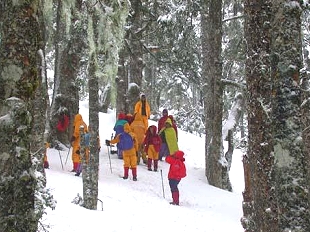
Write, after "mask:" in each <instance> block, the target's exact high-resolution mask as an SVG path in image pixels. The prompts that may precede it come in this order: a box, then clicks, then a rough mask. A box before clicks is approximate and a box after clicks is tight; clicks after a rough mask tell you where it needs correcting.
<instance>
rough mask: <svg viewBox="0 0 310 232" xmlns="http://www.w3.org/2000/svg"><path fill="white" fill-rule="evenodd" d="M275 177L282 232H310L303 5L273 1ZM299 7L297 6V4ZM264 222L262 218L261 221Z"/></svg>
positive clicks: (279, 229) (285, 0) (287, 0)
mask: <svg viewBox="0 0 310 232" xmlns="http://www.w3.org/2000/svg"><path fill="white" fill-rule="evenodd" d="M272 3H273V4H274V5H273V13H272V15H273V16H274V18H273V24H272V77H273V86H274V88H273V102H272V109H273V110H272V113H273V125H274V134H273V137H274V145H273V149H274V157H275V163H274V165H273V167H272V168H273V173H272V174H273V177H274V178H275V181H276V185H275V194H276V199H277V212H278V214H279V217H278V218H279V221H278V223H279V228H278V231H310V223H309V202H308V194H309V193H308V191H307V183H308V181H307V172H306V166H305V154H304V152H303V142H307V141H303V140H302V137H301V136H302V123H301V108H300V106H301V103H302V102H301V89H300V74H299V70H300V69H301V67H302V56H301V8H300V6H299V1H290V0H278V1H273V2H272ZM294 3H295V4H294ZM260 220H261V218H260Z"/></svg>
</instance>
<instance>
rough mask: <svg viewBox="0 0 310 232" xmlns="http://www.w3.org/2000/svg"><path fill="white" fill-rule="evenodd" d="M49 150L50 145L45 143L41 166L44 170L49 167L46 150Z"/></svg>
mask: <svg viewBox="0 0 310 232" xmlns="http://www.w3.org/2000/svg"><path fill="white" fill-rule="evenodd" d="M48 148H50V144H49V143H48V142H45V151H44V156H43V166H44V168H49V167H50V165H49V163H48V160H47V149H48Z"/></svg>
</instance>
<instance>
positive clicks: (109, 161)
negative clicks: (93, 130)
mask: <svg viewBox="0 0 310 232" xmlns="http://www.w3.org/2000/svg"><path fill="white" fill-rule="evenodd" d="M107 148H108V157H109V163H110V170H111V173H112V166H111V157H110V148H109V146H108V145H107Z"/></svg>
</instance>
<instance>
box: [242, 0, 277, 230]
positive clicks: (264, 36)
mask: <svg viewBox="0 0 310 232" xmlns="http://www.w3.org/2000/svg"><path fill="white" fill-rule="evenodd" d="M245 6H246V7H245V13H246V20H245V38H246V42H247V57H248V58H247V60H246V81H247V91H248V97H247V110H248V133H249V135H248V152H247V155H246V156H245V157H244V159H243V163H244V172H245V175H244V176H245V192H244V194H243V197H244V198H243V201H244V202H243V213H244V217H243V218H242V220H241V221H242V225H243V227H244V229H245V231H248V232H256V231H278V230H277V212H276V205H275V193H274V184H275V183H274V180H273V179H272V176H271V172H272V168H273V163H274V156H273V143H272V142H273V141H272V137H273V135H272V118H271V97H272V83H271V79H270V69H269V67H270V59H269V57H270V56H269V54H270V46H271V45H270V40H271V35H270V23H268V22H269V21H270V17H271V1H270V0H266V1H261V2H260V3H258V2H257V1H256V0H247V1H246V2H245ZM257 35H259V36H257Z"/></svg>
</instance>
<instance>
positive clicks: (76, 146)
mask: <svg viewBox="0 0 310 232" xmlns="http://www.w3.org/2000/svg"><path fill="white" fill-rule="evenodd" d="M80 127H83V130H84V133H86V132H87V125H86V123H85V122H84V121H83V117H82V115H81V114H76V115H75V117H74V121H73V135H72V137H71V145H72V156H71V157H72V162H73V169H72V172H76V171H77V168H78V165H79V163H80V162H81V158H80V141H81V138H80Z"/></svg>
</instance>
